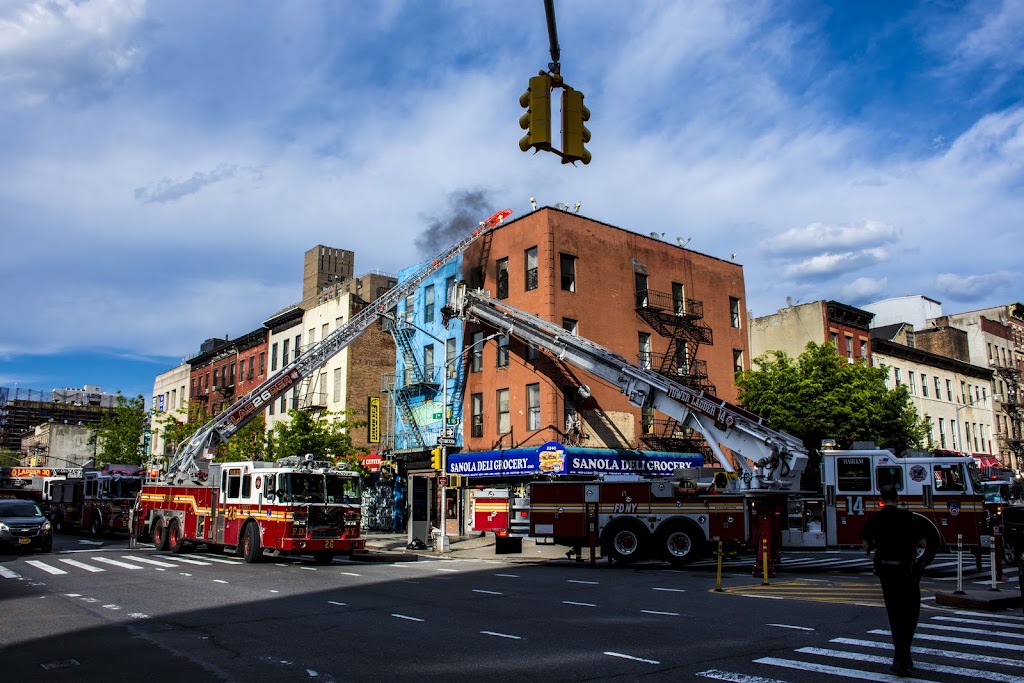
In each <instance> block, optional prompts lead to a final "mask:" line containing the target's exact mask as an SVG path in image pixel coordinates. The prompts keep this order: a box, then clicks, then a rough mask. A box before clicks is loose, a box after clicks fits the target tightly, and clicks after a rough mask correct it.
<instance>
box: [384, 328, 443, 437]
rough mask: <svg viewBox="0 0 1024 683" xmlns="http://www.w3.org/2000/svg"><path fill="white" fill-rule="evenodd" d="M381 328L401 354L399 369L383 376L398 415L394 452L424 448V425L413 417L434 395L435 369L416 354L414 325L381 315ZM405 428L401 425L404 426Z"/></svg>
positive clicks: (437, 385) (435, 389)
mask: <svg viewBox="0 0 1024 683" xmlns="http://www.w3.org/2000/svg"><path fill="white" fill-rule="evenodd" d="M381 320H382V322H383V323H384V330H385V331H386V332H388V333H390V334H391V336H392V337H393V338H394V340H395V346H397V347H398V352H399V353H400V354H401V357H402V372H396V373H389V374H388V375H385V379H384V386H383V387H382V388H383V390H384V391H385V392H386V393H388V394H390V396H391V398H392V401H394V404H395V408H396V409H397V411H398V414H399V415H401V417H402V419H401V426H398V427H397V428H396V433H395V434H394V443H393V445H392V448H393V450H394V451H402V450H423V449H424V448H426V447H427V440H426V439H425V438H424V435H423V427H421V426H420V424H419V423H418V421H417V420H416V411H415V409H414V408H415V407H416V406H417V405H419V404H422V403H423V402H424V401H425V400H426V399H427V397H433V396H436V395H437V392H438V390H439V389H440V387H441V385H440V383H439V382H438V381H437V380H436V378H435V377H434V376H433V375H434V368H430V369H429V370H427V369H425V368H424V367H423V365H422V364H421V363H420V361H419V358H417V357H416V351H415V349H414V348H413V345H412V339H413V335H414V333H415V328H413V327H412V326H411V325H404V324H402V321H400V320H395V319H392V318H388V317H384V318H382V319H381ZM403 427H404V428H403Z"/></svg>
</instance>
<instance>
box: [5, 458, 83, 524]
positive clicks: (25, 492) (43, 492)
mask: <svg viewBox="0 0 1024 683" xmlns="http://www.w3.org/2000/svg"><path fill="white" fill-rule="evenodd" d="M81 476H82V469H81V468H80V467H70V468H69V467H0V498H27V499H30V500H33V501H35V502H36V503H37V504H38V505H39V507H40V508H41V509H42V510H43V512H44V513H45V512H47V510H48V509H49V505H50V489H51V487H52V486H53V482H55V481H63V480H65V479H67V478H69V477H71V478H75V477H81Z"/></svg>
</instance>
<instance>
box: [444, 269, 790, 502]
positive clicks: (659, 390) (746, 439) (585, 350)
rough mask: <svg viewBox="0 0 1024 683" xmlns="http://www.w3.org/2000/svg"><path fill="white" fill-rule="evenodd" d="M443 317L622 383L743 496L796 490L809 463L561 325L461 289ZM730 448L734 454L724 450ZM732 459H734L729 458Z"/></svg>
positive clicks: (784, 437)
mask: <svg viewBox="0 0 1024 683" xmlns="http://www.w3.org/2000/svg"><path fill="white" fill-rule="evenodd" d="M453 292H454V294H453V296H452V300H451V301H450V302H449V305H448V306H447V307H446V310H444V311H442V313H443V314H444V315H447V316H449V317H456V318H460V319H462V320H477V321H480V322H482V323H484V324H486V325H488V326H490V327H493V328H494V329H496V330H498V331H499V332H503V333H505V334H508V335H511V336H513V337H516V338H517V339H519V340H521V341H523V342H525V343H527V344H530V345H531V346H533V347H535V348H538V349H541V350H543V351H545V352H547V353H549V354H551V355H552V356H554V357H555V358H558V359H559V360H561V361H564V362H566V363H569V364H571V365H573V366H575V367H577V368H580V369H581V370H584V371H586V372H588V373H590V374H592V375H594V376H595V377H597V378H599V379H601V380H604V381H606V382H608V383H609V384H611V385H613V386H616V387H618V388H619V390H620V391H621V392H622V393H623V394H624V395H625V396H626V398H627V399H628V400H629V402H630V403H631V404H632V405H634V406H637V407H643V406H650V407H652V408H653V409H654V410H657V411H659V412H660V413H662V414H664V415H666V416H668V417H670V418H672V419H674V420H676V421H678V422H679V423H680V424H681V425H683V426H684V427H689V428H691V429H693V430H694V431H696V432H698V433H699V434H700V435H701V436H703V437H704V439H705V440H706V441H707V444H708V446H709V448H710V449H711V451H712V453H714V455H715V458H716V460H717V461H718V463H719V464H720V465H721V467H722V469H723V470H724V471H725V472H727V473H729V474H730V475H733V476H732V477H730V481H731V482H732V483H731V484H730V486H731V487H732V488H734V489H735V490H740V491H759V490H764V491H795V490H797V489H799V485H800V475H801V473H802V472H803V470H804V468H805V466H806V465H807V451H806V449H805V447H804V445H803V443H802V442H801V441H800V440H799V439H798V438H796V437H795V436H792V435H791V434H787V433H785V432H780V431H777V430H774V429H771V428H769V427H768V426H767V425H765V423H764V420H763V419H762V418H760V417H759V416H757V415H755V414H753V413H751V412H749V411H747V410H744V409H743V408H740V407H739V406H736V405H734V404H732V403H729V402H728V401H725V400H722V399H720V398H718V397H717V396H714V395H712V394H710V393H708V392H705V391H701V390H698V389H693V388H690V387H688V386H685V385H683V384H680V383H678V382H674V381H672V380H670V379H668V378H667V377H664V376H663V375H660V374H658V373H657V372H654V371H653V370H645V369H643V368H640V367H637V366H636V365H634V364H632V363H630V362H629V361H627V360H626V359H625V358H623V357H622V356H620V355H619V354H617V353H614V352H613V351H610V350H608V349H606V348H605V347H603V346H601V345H600V344H597V343H595V342H592V341H590V340H588V339H584V338H583V337H579V336H576V335H574V334H572V333H570V332H568V331H566V330H565V329H563V328H562V327H560V326H559V325H556V324H554V323H552V322H550V321H547V320H544V319H543V318H540V317H538V316H536V315H533V314H531V313H527V312H525V311H522V310H520V309H517V308H515V307H514V306H511V305H509V304H507V303H505V302H504V301H501V300H498V299H494V298H492V297H491V296H489V295H488V294H487V293H486V292H484V291H482V290H470V289H468V288H467V287H466V286H465V284H461V285H460V286H458V287H456V288H455V289H454V290H453ZM726 451H728V453H727V452H726ZM730 454H731V457H730Z"/></svg>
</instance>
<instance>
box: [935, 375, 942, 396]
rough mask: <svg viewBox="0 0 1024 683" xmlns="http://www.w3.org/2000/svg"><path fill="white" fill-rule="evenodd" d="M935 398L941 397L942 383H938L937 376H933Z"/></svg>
mask: <svg viewBox="0 0 1024 683" xmlns="http://www.w3.org/2000/svg"><path fill="white" fill-rule="evenodd" d="M935 398H936V399H939V398H942V384H941V383H940V381H939V378H938V377H936V378H935Z"/></svg>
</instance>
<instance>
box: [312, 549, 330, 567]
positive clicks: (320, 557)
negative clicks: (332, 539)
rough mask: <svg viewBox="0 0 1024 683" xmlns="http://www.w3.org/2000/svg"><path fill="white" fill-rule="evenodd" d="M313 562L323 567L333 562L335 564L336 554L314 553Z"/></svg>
mask: <svg viewBox="0 0 1024 683" xmlns="http://www.w3.org/2000/svg"><path fill="white" fill-rule="evenodd" d="M313 562H314V563H316V564H319V565H321V566H323V565H325V564H330V563H331V562H334V553H329V552H326V551H324V552H319V553H313Z"/></svg>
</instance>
